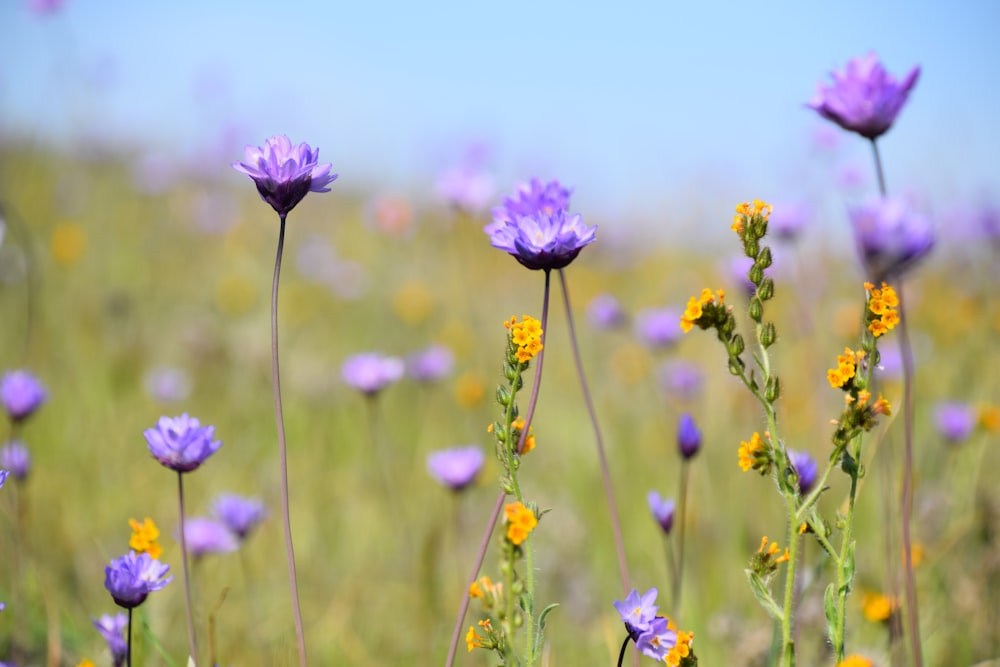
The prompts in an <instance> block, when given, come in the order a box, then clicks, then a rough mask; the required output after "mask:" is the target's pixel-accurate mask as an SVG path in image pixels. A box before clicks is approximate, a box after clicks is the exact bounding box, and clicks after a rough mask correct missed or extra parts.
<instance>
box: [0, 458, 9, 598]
mask: <svg viewBox="0 0 1000 667" xmlns="http://www.w3.org/2000/svg"><path fill="white" fill-rule="evenodd" d="M9 474H10V471H9V470H2V469H0V489H2V488H3V485H4V484H5V483H6V482H7V475H9ZM0 604H3V603H2V602H0ZM0 611H3V609H2V608H0Z"/></svg>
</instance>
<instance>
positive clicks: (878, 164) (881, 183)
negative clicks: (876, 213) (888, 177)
mask: <svg viewBox="0 0 1000 667" xmlns="http://www.w3.org/2000/svg"><path fill="white" fill-rule="evenodd" d="M872 153H874V154H875V173H876V174H878V191H879V192H880V193H882V196H883V197H885V195H886V189H885V173H884V172H883V171H882V157H881V156H880V155H879V153H878V144H877V143H876V142H875V140H874V139H872Z"/></svg>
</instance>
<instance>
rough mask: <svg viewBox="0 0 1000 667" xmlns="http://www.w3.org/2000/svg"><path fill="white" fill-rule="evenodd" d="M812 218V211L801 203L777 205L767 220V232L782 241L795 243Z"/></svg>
mask: <svg viewBox="0 0 1000 667" xmlns="http://www.w3.org/2000/svg"><path fill="white" fill-rule="evenodd" d="M811 217H812V209H811V208H810V207H809V206H807V205H806V204H803V203H800V202H795V203H793V202H787V203H780V202H779V203H777V204H775V205H774V211H773V212H772V213H771V216H770V217H769V218H768V220H767V231H768V232H769V233H771V234H774V236H776V237H777V238H778V239H780V240H782V241H794V240H796V239H797V238H799V236H800V235H801V234H802V230H803V229H804V228H805V226H806V223H807V222H809V219H810V218H811Z"/></svg>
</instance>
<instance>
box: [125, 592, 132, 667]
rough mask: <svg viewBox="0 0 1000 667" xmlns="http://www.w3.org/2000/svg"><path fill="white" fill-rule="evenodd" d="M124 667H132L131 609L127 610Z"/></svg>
mask: <svg viewBox="0 0 1000 667" xmlns="http://www.w3.org/2000/svg"><path fill="white" fill-rule="evenodd" d="M125 665H126V667H132V608H131V607H129V610H128V634H127V635H125Z"/></svg>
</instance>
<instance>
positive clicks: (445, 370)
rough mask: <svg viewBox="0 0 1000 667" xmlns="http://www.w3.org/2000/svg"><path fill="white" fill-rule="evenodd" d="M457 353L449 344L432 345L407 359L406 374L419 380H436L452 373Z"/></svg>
mask: <svg viewBox="0 0 1000 667" xmlns="http://www.w3.org/2000/svg"><path fill="white" fill-rule="evenodd" d="M454 365H455V354H454V353H453V352H452V351H451V349H450V348H449V347H448V346H447V345H431V346H430V347H428V348H426V349H424V350H420V351H419V352H415V353H413V354H411V355H410V356H409V357H407V359H406V374H407V375H409V376H410V377H411V378H413V379H414V380H417V381H418V382H434V381H435V380H440V379H442V378H444V377H446V376H447V375H448V374H449V373H451V369H452V366H454Z"/></svg>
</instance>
